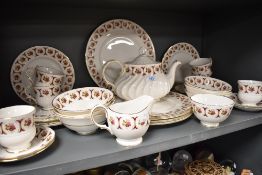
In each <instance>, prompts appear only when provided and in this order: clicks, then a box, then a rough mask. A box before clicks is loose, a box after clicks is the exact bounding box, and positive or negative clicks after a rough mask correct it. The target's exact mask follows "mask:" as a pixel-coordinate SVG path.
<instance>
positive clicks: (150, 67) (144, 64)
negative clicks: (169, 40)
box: [102, 55, 181, 100]
mask: <svg viewBox="0 0 262 175" xmlns="http://www.w3.org/2000/svg"><path fill="white" fill-rule="evenodd" d="M112 63H117V64H119V65H120V66H121V73H120V75H119V76H118V78H117V79H116V81H115V82H111V81H110V80H108V79H107V77H106V76H105V71H106V69H107V67H108V66H109V65H110V64H112ZM180 64H181V62H178V61H176V62H174V63H173V65H172V66H171V68H170V69H169V71H168V73H167V74H165V73H164V71H163V69H162V63H158V62H155V61H154V60H152V59H150V58H149V57H147V56H144V55H142V56H139V57H137V58H136V59H134V61H133V62H131V63H125V64H122V63H121V62H119V61H115V60H112V61H108V62H107V63H106V64H105V65H104V67H103V72H102V76H103V78H104V79H105V81H106V82H107V83H108V84H109V85H111V86H112V90H113V91H114V92H115V94H116V95H117V96H118V97H120V98H122V99H125V100H131V99H135V98H137V97H139V96H141V95H149V96H152V97H153V98H154V99H160V98H161V97H164V96H166V95H167V94H168V93H169V91H170V89H171V88H172V86H173V84H174V82H175V72H176V68H177V66H178V65H180Z"/></svg>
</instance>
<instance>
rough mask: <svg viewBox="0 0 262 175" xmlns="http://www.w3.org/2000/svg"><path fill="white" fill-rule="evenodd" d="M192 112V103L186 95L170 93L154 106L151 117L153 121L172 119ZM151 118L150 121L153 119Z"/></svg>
mask: <svg viewBox="0 0 262 175" xmlns="http://www.w3.org/2000/svg"><path fill="white" fill-rule="evenodd" d="M190 111H191V101H190V98H189V97H187V96H186V95H183V94H180V93H177V92H169V94H168V95H166V96H165V97H163V98H161V99H160V100H159V101H157V102H155V103H154V104H153V105H152V108H151V111H150V117H151V118H152V119H155V120H156V119H172V118H175V117H179V116H182V115H184V114H187V113H188V112H190ZM151 118H150V119H151Z"/></svg>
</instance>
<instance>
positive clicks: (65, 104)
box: [52, 87, 114, 115]
mask: <svg viewBox="0 0 262 175" xmlns="http://www.w3.org/2000/svg"><path fill="white" fill-rule="evenodd" d="M113 102H114V94H113V93H112V92H111V91H110V90H108V89H105V88H99V87H83V88H77V89H73V90H70V91H67V92H64V93H62V94H60V95H58V96H57V97H56V98H55V99H54V100H53V103H52V105H53V107H54V109H55V110H56V111H57V112H58V113H59V114H62V115H63V114H64V115H78V114H87V113H90V110H91V109H92V108H93V107H94V106H96V105H98V104H101V105H105V106H108V105H110V104H111V103H113Z"/></svg>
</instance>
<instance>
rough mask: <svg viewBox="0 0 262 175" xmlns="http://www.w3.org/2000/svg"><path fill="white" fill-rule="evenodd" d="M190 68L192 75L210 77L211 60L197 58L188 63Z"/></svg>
mask: <svg viewBox="0 0 262 175" xmlns="http://www.w3.org/2000/svg"><path fill="white" fill-rule="evenodd" d="M189 65H190V66H191V67H192V75H200V76H207V77H210V76H211V75H212V70H211V67H212V58H197V59H195V60H192V61H190V62H189Z"/></svg>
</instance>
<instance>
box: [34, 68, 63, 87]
mask: <svg viewBox="0 0 262 175" xmlns="http://www.w3.org/2000/svg"><path fill="white" fill-rule="evenodd" d="M63 78H64V77H63V75H52V74H47V73H45V72H40V71H36V84H37V83H38V82H39V83H41V84H43V85H45V86H57V85H59V86H60V85H61V83H62V82H63Z"/></svg>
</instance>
